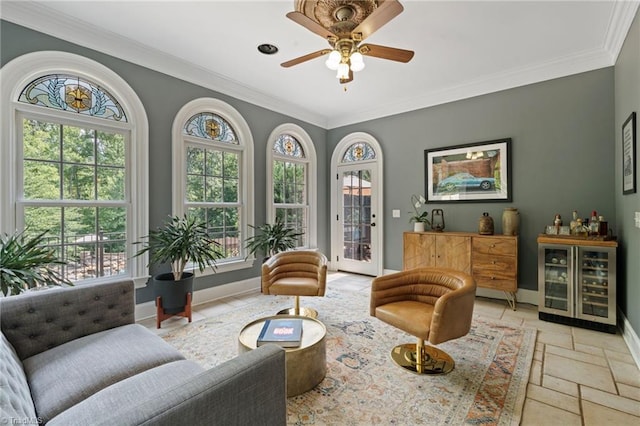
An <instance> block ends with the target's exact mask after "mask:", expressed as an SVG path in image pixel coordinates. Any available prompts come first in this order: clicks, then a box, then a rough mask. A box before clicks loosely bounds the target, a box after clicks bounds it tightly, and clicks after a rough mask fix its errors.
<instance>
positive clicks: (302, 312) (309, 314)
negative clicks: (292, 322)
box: [278, 308, 318, 319]
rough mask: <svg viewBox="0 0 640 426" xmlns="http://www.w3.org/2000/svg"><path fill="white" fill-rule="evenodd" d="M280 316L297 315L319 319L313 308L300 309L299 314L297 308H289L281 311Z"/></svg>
mask: <svg viewBox="0 0 640 426" xmlns="http://www.w3.org/2000/svg"><path fill="white" fill-rule="evenodd" d="M278 315H295V316H302V317H308V318H314V319H315V318H318V311H316V310H315V309H312V308H298V312H296V308H289V309H283V310H281V311H280V312H278Z"/></svg>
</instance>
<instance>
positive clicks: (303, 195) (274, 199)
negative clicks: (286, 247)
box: [267, 123, 317, 248]
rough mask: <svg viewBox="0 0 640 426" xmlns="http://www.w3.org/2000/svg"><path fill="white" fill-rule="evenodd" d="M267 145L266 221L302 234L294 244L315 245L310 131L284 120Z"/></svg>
mask: <svg viewBox="0 0 640 426" xmlns="http://www.w3.org/2000/svg"><path fill="white" fill-rule="evenodd" d="M269 140H270V141H271V144H270V145H268V146H267V194H268V195H267V220H268V221H269V222H270V223H275V221H277V220H279V221H281V222H282V223H283V224H284V225H285V226H286V227H287V228H290V229H293V230H295V231H296V232H299V233H301V236H300V237H299V238H298V241H297V243H296V247H307V248H309V247H315V246H316V244H317V230H316V227H317V208H316V206H317V194H316V187H317V184H316V175H317V172H316V170H317V164H316V152H315V148H314V145H313V142H312V140H311V137H310V136H309V134H308V133H307V132H306V131H305V130H304V129H303V128H301V127H300V126H298V125H295V124H292V123H284V124H281V125H279V126H278V127H276V128H275V129H274V130H273V131H272V132H271V136H269Z"/></svg>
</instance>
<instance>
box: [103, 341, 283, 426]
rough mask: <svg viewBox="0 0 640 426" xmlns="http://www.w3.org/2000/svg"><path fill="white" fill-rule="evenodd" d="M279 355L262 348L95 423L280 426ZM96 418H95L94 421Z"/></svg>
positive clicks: (269, 347) (278, 351) (275, 349)
mask: <svg viewBox="0 0 640 426" xmlns="http://www.w3.org/2000/svg"><path fill="white" fill-rule="evenodd" d="M284 357H285V351H284V349H282V348H280V347H279V346H276V345H264V346H261V347H259V348H257V349H254V350H252V351H249V352H247V353H244V354H242V355H239V356H238V357H236V358H233V359H231V360H229V361H227V362H225V363H224V364H221V365H219V366H217V367H214V368H212V369H210V370H207V371H205V372H203V373H201V374H199V375H197V376H196V377H193V378H190V379H188V380H185V382H184V383H179V384H177V385H175V386H174V387H172V388H168V389H167V390H166V391H165V392H164V393H163V394H162V395H160V396H159V397H155V398H150V399H148V400H141V401H138V403H137V404H131V405H130V406H127V407H122V410H118V411H117V412H114V413H112V415H111V416H106V415H105V414H106V413H102V414H101V415H100V419H99V421H98V422H97V423H96V424H100V425H153V426H163V425H166V426H175V425H180V424H183V425H189V426H212V425H225V426H226V425H238V426H244V425H265V426H272V425H285V424H286V419H287V405H286V404H287V397H286V394H287V390H286V369H285V358H284ZM96 420H97V419H96Z"/></svg>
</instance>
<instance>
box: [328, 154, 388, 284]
mask: <svg viewBox="0 0 640 426" xmlns="http://www.w3.org/2000/svg"><path fill="white" fill-rule="evenodd" d="M336 178H337V182H336V185H337V188H338V191H337V200H336V202H337V207H338V208H337V217H336V220H337V222H338V226H337V229H338V232H337V234H338V235H336V237H337V239H338V243H337V247H338V254H337V256H336V259H335V260H336V263H337V269H339V270H342V271H348V272H354V273H359V274H365V275H371V276H376V275H378V269H379V244H378V242H379V238H378V229H380V228H379V225H380V224H381V223H379V221H378V218H377V216H378V212H377V211H376V210H377V209H376V207H375V206H377V205H378V200H377V194H376V193H377V191H376V190H375V188H376V186H377V183H378V179H377V172H376V169H375V168H374V167H372V166H371V165H369V167H367V165H366V164H358V163H355V164H350V165H342V166H339V167H338V173H337V175H336ZM340 248H341V250H340Z"/></svg>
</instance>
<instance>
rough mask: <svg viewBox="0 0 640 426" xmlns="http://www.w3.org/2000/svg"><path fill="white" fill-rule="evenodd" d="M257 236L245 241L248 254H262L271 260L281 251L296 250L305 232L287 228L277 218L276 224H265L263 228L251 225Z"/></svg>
mask: <svg viewBox="0 0 640 426" xmlns="http://www.w3.org/2000/svg"><path fill="white" fill-rule="evenodd" d="M249 226H250V227H251V228H253V229H254V231H256V232H255V234H254V235H253V236H251V237H249V238H247V239H246V240H245V247H246V249H247V251H248V254H253V255H256V254H258V253H261V254H263V255H264V256H265V258H269V257H271V256H273V255H274V254H276V253H279V252H281V251H286V250H291V249H294V248H296V246H297V245H298V242H299V239H300V237H301V236H302V235H304V233H303V232H298V231H296V230H295V229H293V228H290V227H288V226H286V225H285V224H284V223H283V222H282V220H281V219H280V218H276V222H275V223H274V224H269V223H265V224H264V225H261V226H253V225H249Z"/></svg>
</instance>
